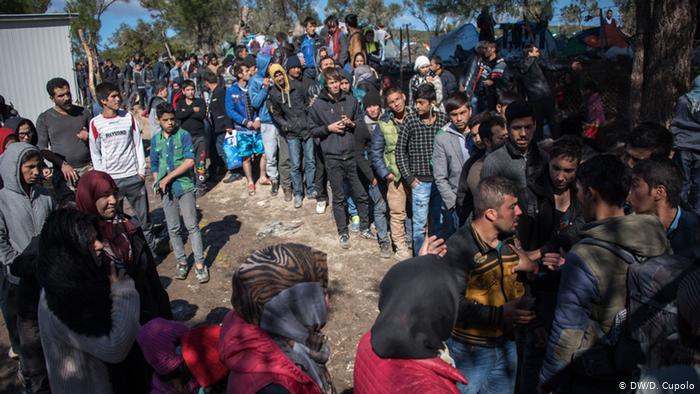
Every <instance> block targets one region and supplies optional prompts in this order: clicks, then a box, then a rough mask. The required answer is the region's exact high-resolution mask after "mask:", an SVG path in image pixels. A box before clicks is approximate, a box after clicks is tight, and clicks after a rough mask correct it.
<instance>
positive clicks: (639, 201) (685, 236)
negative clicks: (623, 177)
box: [628, 158, 700, 261]
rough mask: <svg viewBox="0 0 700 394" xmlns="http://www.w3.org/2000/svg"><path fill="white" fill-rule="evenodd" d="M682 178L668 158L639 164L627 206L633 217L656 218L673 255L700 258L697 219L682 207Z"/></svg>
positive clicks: (633, 176)
mask: <svg viewBox="0 0 700 394" xmlns="http://www.w3.org/2000/svg"><path fill="white" fill-rule="evenodd" d="M682 184H683V176H682V175H681V171H680V169H679V168H678V166H677V165H676V164H675V163H674V162H673V160H671V159H669V158H660V159H647V160H642V161H640V162H639V163H637V165H636V166H635V167H634V168H633V169H632V187H631V188H630V195H629V198H628V200H629V203H630V206H631V207H632V209H633V210H634V212H635V213H636V214H650V215H656V216H657V217H658V218H659V220H660V221H661V224H663V226H664V228H665V229H666V234H667V236H668V239H669V241H670V242H671V248H672V249H673V254H676V255H681V256H683V257H687V258H688V259H690V260H693V261H694V260H697V259H698V258H700V245H698V242H700V238H699V237H698V236H699V235H700V218H698V215H697V214H696V213H695V212H693V210H692V209H689V208H688V207H687V206H682V205H683V202H682V200H681V187H682Z"/></svg>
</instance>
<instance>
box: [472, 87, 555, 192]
mask: <svg viewBox="0 0 700 394" xmlns="http://www.w3.org/2000/svg"><path fill="white" fill-rule="evenodd" d="M506 119H507V121H506V122H507V126H508V140H507V141H506V143H505V145H503V146H502V147H500V148H498V149H497V150H495V151H494V152H493V153H491V154H490V155H488V156H486V159H484V167H483V168H482V169H481V178H482V179H483V178H487V177H490V176H502V177H505V178H508V179H510V180H512V181H513V182H515V184H516V185H517V186H518V188H519V189H520V190H521V192H523V191H525V188H526V187H527V184H528V180H532V179H535V178H536V177H537V176H539V174H540V172H541V171H542V169H543V168H544V167H545V165H546V164H547V157H546V155H545V154H544V153H542V152H541V151H540V150H539V148H538V147H537V144H534V143H532V142H533V141H532V137H533V134H534V132H535V127H536V122H535V113H534V111H533V108H532V106H530V105H529V104H527V103H525V102H522V101H517V102H514V103H513V104H511V105H509V106H508V109H507V110H506Z"/></svg>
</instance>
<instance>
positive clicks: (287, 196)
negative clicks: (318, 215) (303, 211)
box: [282, 188, 294, 202]
mask: <svg viewBox="0 0 700 394" xmlns="http://www.w3.org/2000/svg"><path fill="white" fill-rule="evenodd" d="M282 192H283V193H284V201H287V202H290V201H292V198H294V196H293V194H292V189H287V188H282Z"/></svg>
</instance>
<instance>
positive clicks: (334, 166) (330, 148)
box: [309, 68, 376, 249]
mask: <svg viewBox="0 0 700 394" xmlns="http://www.w3.org/2000/svg"><path fill="white" fill-rule="evenodd" d="M323 79H324V81H325V89H324V90H323V91H321V93H320V94H319V95H318V98H317V99H316V100H315V101H314V103H313V105H312V106H311V108H310V110H309V120H310V122H309V123H310V126H311V134H312V135H313V136H314V137H318V138H319V139H320V145H321V151H322V152H323V156H324V157H325V160H326V163H325V164H326V169H327V171H328V179H329V181H330V184H331V192H332V193H333V216H334V218H335V224H336V227H337V229H338V237H339V238H338V239H339V242H340V247H341V248H343V249H349V248H350V237H349V235H348V216H347V213H346V211H345V190H344V187H343V183H344V182H346V181H347V182H348V184H349V185H350V189H351V190H352V192H351V194H352V198H353V200H354V201H355V204H356V205H357V210H358V213H359V215H360V236H361V237H363V238H365V239H376V237H375V235H374V234H373V233H372V231H371V230H370V228H369V203H368V197H367V191H366V190H365V188H364V187H363V186H362V182H360V177H359V175H358V173H357V160H356V158H355V142H354V139H355V137H354V133H355V131H356V128H358V127H363V128H366V127H367V125H366V124H365V122H364V120H363V115H362V112H361V110H360V105H359V103H358V102H357V100H355V98H354V97H352V95H350V94H347V93H344V92H342V91H341V89H340V79H341V78H340V73H339V72H338V70H337V69H335V68H329V69H326V70H324V71H323ZM365 132H366V131H365Z"/></svg>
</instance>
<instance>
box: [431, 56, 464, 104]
mask: <svg viewBox="0 0 700 394" xmlns="http://www.w3.org/2000/svg"><path fill="white" fill-rule="evenodd" d="M430 70H431V71H432V72H433V73H434V74H435V75H436V76H438V77H440V81H441V82H442V97H444V98H445V100H446V99H447V98H448V97H450V96H451V95H452V93H455V92H456V91H458V90H459V86H458V85H457V78H455V76H454V74H452V73H451V72H450V71H449V70H445V69H444V68H443V67H442V58H441V57H440V56H438V55H433V57H432V58H431V59H430Z"/></svg>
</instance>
